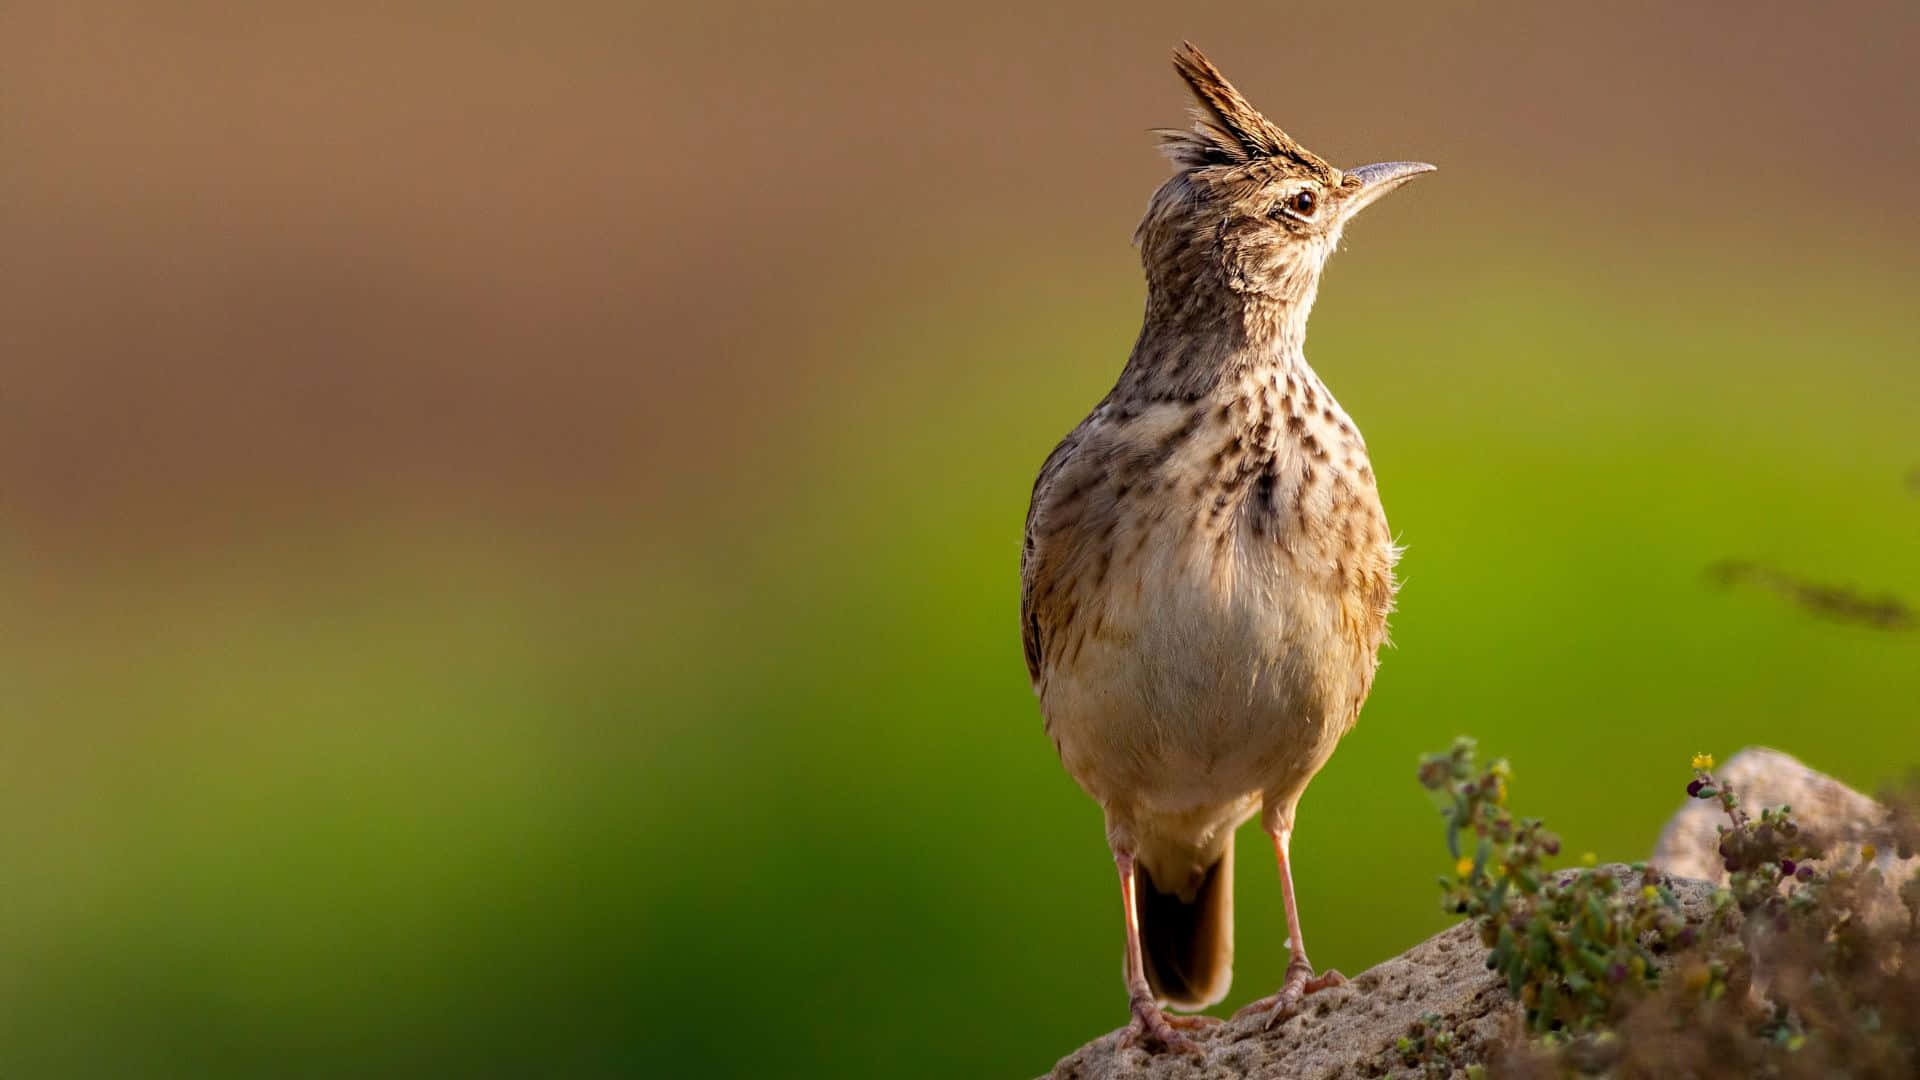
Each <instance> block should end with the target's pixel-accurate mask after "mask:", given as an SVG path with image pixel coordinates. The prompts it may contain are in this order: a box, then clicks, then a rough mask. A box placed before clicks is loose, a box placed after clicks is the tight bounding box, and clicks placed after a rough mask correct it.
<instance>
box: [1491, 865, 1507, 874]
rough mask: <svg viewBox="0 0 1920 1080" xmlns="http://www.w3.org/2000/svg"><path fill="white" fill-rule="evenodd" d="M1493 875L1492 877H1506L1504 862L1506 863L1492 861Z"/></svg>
mask: <svg viewBox="0 0 1920 1080" xmlns="http://www.w3.org/2000/svg"><path fill="white" fill-rule="evenodd" d="M1493 876H1494V877H1506V876H1507V864H1506V863H1494V864H1493Z"/></svg>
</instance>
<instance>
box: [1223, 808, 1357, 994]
mask: <svg viewBox="0 0 1920 1080" xmlns="http://www.w3.org/2000/svg"><path fill="white" fill-rule="evenodd" d="M1269 831H1270V832H1271V833H1272V834H1273V857H1274V860H1275V861H1276V862H1278V863H1279V864H1280V895H1281V897H1282V898H1284V900H1285V902H1286V907H1287V951H1288V952H1290V953H1291V954H1292V957H1291V958H1290V959H1289V960H1288V961H1287V974H1286V978H1285V979H1283V980H1282V981H1281V983H1280V989H1279V990H1278V991H1277V992H1275V993H1273V994H1270V995H1268V996H1267V997H1263V998H1261V999H1260V1000H1259V1001H1256V1002H1253V1003H1252V1004H1250V1005H1248V1006H1246V1007H1245V1008H1242V1009H1241V1010H1240V1011H1239V1012H1236V1013H1234V1014H1233V1017H1234V1019H1236V1020H1238V1019H1239V1018H1241V1017H1242V1016H1246V1015H1248V1014H1250V1013H1257V1012H1266V1013H1269V1014H1270V1015H1268V1017H1267V1022H1266V1024H1265V1026H1266V1027H1267V1028H1269V1029H1271V1028H1272V1027H1273V1026H1274V1025H1275V1024H1278V1023H1280V1022H1281V1021H1282V1020H1285V1019H1286V1018H1287V1017H1289V1016H1292V1015H1293V1013H1294V1010H1296V1009H1298V1008H1299V1007H1300V1001H1301V999H1302V998H1305V997H1306V996H1307V995H1308V994H1311V993H1314V992H1316V991H1320V990H1325V989H1326V988H1328V987H1330V986H1339V985H1340V984H1341V983H1344V982H1346V981H1347V977H1346V976H1345V975H1342V974H1340V973H1339V972H1337V971H1335V970H1333V969H1332V968H1328V969H1327V970H1326V972H1325V973H1324V974H1320V975H1315V974H1314V973H1313V962H1312V961H1310V960H1308V959H1307V942H1306V939H1305V938H1304V937H1302V936H1301V935H1300V909H1299V907H1298V906H1297V905H1296V904H1295V903H1294V900H1293V869H1292V867H1291V866H1289V865H1288V860H1287V848H1288V846H1289V845H1290V844H1291V843H1292V841H1293V830H1292V829H1289V828H1274V829H1271V830H1269Z"/></svg>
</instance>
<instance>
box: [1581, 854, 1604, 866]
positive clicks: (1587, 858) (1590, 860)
mask: <svg viewBox="0 0 1920 1080" xmlns="http://www.w3.org/2000/svg"><path fill="white" fill-rule="evenodd" d="M1599 861H1600V856H1598V855H1595V854H1594V853H1593V852H1591V851H1589V852H1586V853H1584V854H1582V855H1581V856H1580V865H1581V866H1592V865H1593V864H1594V863H1597V862H1599Z"/></svg>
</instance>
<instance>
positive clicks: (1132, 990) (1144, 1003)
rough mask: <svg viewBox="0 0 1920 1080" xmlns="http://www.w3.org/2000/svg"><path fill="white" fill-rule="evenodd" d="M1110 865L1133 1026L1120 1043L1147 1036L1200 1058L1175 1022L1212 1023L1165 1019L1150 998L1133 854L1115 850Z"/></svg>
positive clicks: (1188, 1024)
mask: <svg viewBox="0 0 1920 1080" xmlns="http://www.w3.org/2000/svg"><path fill="white" fill-rule="evenodd" d="M1113 863H1114V866H1115V867H1116V868H1117V869H1118V870H1119V871H1120V901H1121V903H1122V904H1124V905H1125V906H1126V909H1127V1004H1128V1006H1129V1007H1130V1008H1131V1009H1132V1010H1133V1023H1132V1024H1130V1025H1128V1027H1127V1034H1126V1036H1125V1038H1124V1043H1125V1044H1126V1045H1129V1046H1131V1045H1137V1044H1138V1043H1139V1042H1141V1041H1142V1040H1143V1039H1144V1038H1146V1037H1148V1036H1151V1037H1152V1038H1154V1039H1158V1040H1159V1041H1160V1044H1161V1045H1162V1046H1165V1047H1166V1048H1167V1049H1169V1050H1174V1051H1178V1052H1179V1053H1183V1054H1195V1055H1200V1054H1202V1053H1203V1051H1202V1050H1201V1049H1200V1047H1198V1046H1196V1045H1195V1044H1194V1042H1193V1040H1192V1039H1189V1038H1187V1037H1186V1036H1185V1035H1182V1034H1180V1033H1179V1032H1178V1031H1175V1030H1174V1026H1175V1022H1176V1021H1178V1022H1183V1023H1181V1026H1185V1027H1193V1026H1198V1024H1204V1023H1209V1022H1215V1021H1213V1019H1212V1018H1211V1017H1207V1018H1204V1019H1203V1018H1199V1017H1184V1016H1176V1017H1169V1016H1168V1015H1167V1014H1166V1013H1165V1012H1163V1011H1161V1009H1160V1003H1159V1002H1157V1001H1155V1000H1154V999H1153V990H1152V989H1151V988H1150V987H1148V986H1147V961H1146V957H1145V956H1144V955H1143V954H1142V952H1141V949H1140V908H1139V906H1138V905H1137V904H1136V903H1135V896H1134V884H1133V853H1132V852H1130V851H1121V850H1118V849H1115V850H1114V853H1113ZM1185 1021H1197V1023H1185Z"/></svg>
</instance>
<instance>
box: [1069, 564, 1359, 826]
mask: <svg viewBox="0 0 1920 1080" xmlns="http://www.w3.org/2000/svg"><path fill="white" fill-rule="evenodd" d="M1174 550H1177V548H1175V549H1174ZM1137 573H1138V575H1139V576H1138V581H1137V582H1123V583H1122V584H1121V585H1120V586H1118V587H1116V588H1114V589H1112V590H1111V591H1110V592H1109V595H1108V597H1107V603H1108V610H1107V613H1106V625H1107V627H1108V628H1109V632H1108V633H1105V634H1102V635H1098V636H1093V637H1090V638H1089V639H1088V640H1087V641H1086V642H1085V643H1084V644H1083V645H1082V647H1081V652H1080V655H1079V656H1078V657H1077V659H1076V662H1075V663H1073V664H1072V665H1070V666H1069V668H1070V670H1069V671H1060V672H1056V673H1055V675H1054V677H1053V678H1051V679H1050V680H1049V682H1048V685H1047V687H1046V688H1045V692H1044V698H1045V700H1044V701H1043V706H1044V707H1045V709H1046V712H1047V715H1048V717H1049V720H1050V724H1051V728H1052V731H1053V734H1054V736H1055V738H1056V740H1057V741H1058V742H1059V746H1060V753H1061V757H1062V760H1063V762H1064V763H1065V764H1066V767H1067V770H1068V771H1069V772H1070V773H1071V774H1072V775H1073V776H1074V778H1075V779H1076V780H1078V781H1079V782H1080V783H1081V785H1082V786H1083V787H1085V788H1086V789H1087V790H1088V792H1089V794H1092V795H1093V796H1094V798H1096V799H1098V800H1100V801H1101V802H1102V803H1103V804H1108V805H1111V804H1112V802H1114V801H1115V800H1124V801H1126V802H1130V803H1134V804H1138V805H1141V806H1142V807H1143V808H1144V807H1152V808H1156V809H1160V810H1165V811H1185V810H1188V809H1191V808H1193V807H1198V806H1214V805H1220V804H1222V803H1225V802H1227V801H1229V800H1233V799H1241V798H1244V797H1246V796H1249V795H1258V794H1268V795H1277V796H1281V797H1286V796H1289V795H1291V796H1297V795H1298V791H1299V789H1300V788H1303V787H1304V786H1305V784H1306V782H1307V780H1308V779H1310V778H1311V777H1312V776H1313V774H1314V773H1315V772H1316V771H1318V769H1319V768H1320V766H1321V765H1322V764H1324V763H1325V761H1326V759H1327V757H1328V755H1330V754H1331V753H1332V752H1333V747H1334V745H1335V743H1337V742H1338V740H1339V738H1340V735H1341V734H1343V733H1344V732H1345V731H1346V729H1347V727H1348V724H1349V721H1350V719H1351V715H1352V712H1353V708H1354V706H1355V704H1356V702H1354V701H1353V695H1352V693H1351V682H1352V679H1351V673H1352V671H1353V669H1354V667H1355V664H1356V661H1357V657H1356V656H1355V655H1354V652H1355V650H1354V649H1353V647H1352V644H1351V643H1350V642H1349V641H1348V640H1346V639H1345V638H1344V637H1343V636H1342V635H1341V634H1340V633H1339V630H1338V626H1339V600H1338V597H1336V596H1334V595H1332V594H1331V593H1330V592H1329V591H1328V590H1327V589H1326V587H1325V585H1324V583H1322V582H1318V581H1309V580H1305V579H1303V578H1300V577H1299V576H1298V575H1295V574H1293V573H1291V572H1290V571H1289V570H1288V568H1287V567H1286V566H1285V564H1284V563H1283V562H1281V561H1280V560H1276V559H1272V558H1258V559H1233V560H1230V561H1229V562H1228V563H1226V564H1225V565H1223V564H1221V563H1220V562H1218V561H1216V560H1184V561H1183V560H1177V559H1166V560H1161V561H1159V562H1157V563H1153V564H1150V565H1146V566H1142V567H1139V568H1138V569H1137ZM1136 584H1137V586H1138V588H1137V589H1136V588H1135V587H1134V586H1135V585H1136ZM1135 597H1137V599H1134V598H1135Z"/></svg>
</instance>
